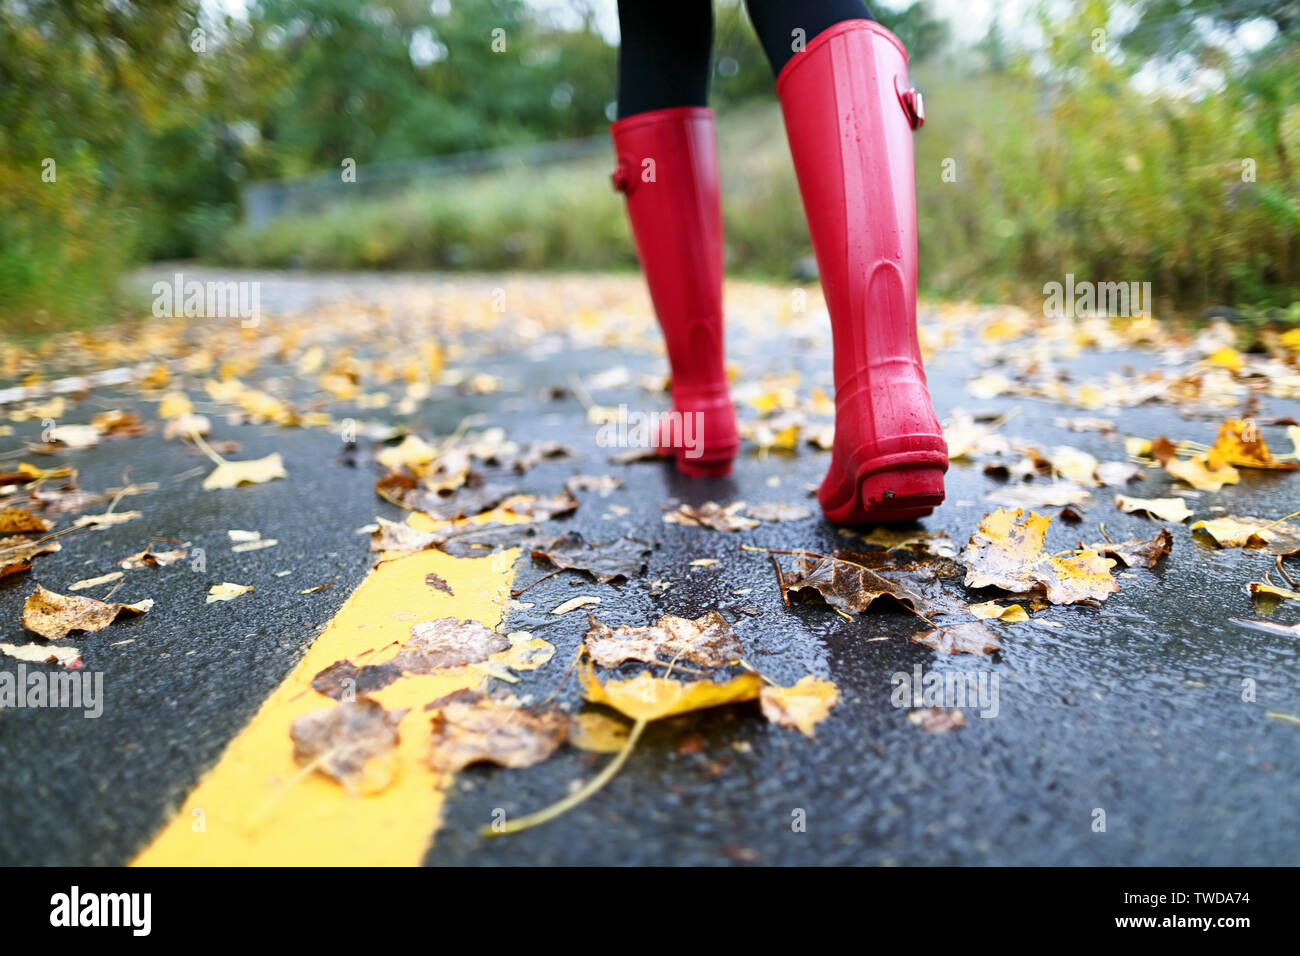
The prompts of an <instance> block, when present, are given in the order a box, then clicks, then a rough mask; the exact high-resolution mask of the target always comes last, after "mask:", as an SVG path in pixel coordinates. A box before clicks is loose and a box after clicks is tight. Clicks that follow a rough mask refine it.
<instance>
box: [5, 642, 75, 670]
mask: <svg viewBox="0 0 1300 956" xmlns="http://www.w3.org/2000/svg"><path fill="white" fill-rule="evenodd" d="M0 654H4V655H6V656H8V657H12V658H13V659H14V660H17V661H27V662H29V663H32V664H58V665H59V666H60V667H65V668H68V669H71V670H76V669H78V668H80V667H81V666H82V664H81V651H79V650H77V648H75V647H65V646H63V645H60V644H4V643H0Z"/></svg>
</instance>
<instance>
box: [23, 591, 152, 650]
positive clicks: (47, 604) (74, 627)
mask: <svg viewBox="0 0 1300 956" xmlns="http://www.w3.org/2000/svg"><path fill="white" fill-rule="evenodd" d="M151 607H153V601H148V600H146V601H139V602H137V603H135V604H117V603H108V602H106V601H96V600H95V599H94V598H88V597H80V596H77V595H72V594H58V593H56V592H54V591H47V590H46V589H45V588H43V587H41V586H40V585H39V584H38V585H36V590H34V591H33V592H32V593H31V594H30V595H28V597H27V600H26V601H25V602H24V603H23V613H22V623H23V627H25V628H27V629H28V630H29V631H35V632H36V633H37V634H39V635H40V636H41V637H43V638H45V639H46V640H47V641H55V640H58V639H59V638H61V637H66V636H67V635H68V634H70V633H72V632H73V631H102V630H103V629H104V628H106V627H108V625H110V624H112V623H113V622H114V621H115V620H117V617H118V615H119V614H122V613H124V612H126V613H131V614H144V613H145V612H146V611H148V610H149V609H150V608H151Z"/></svg>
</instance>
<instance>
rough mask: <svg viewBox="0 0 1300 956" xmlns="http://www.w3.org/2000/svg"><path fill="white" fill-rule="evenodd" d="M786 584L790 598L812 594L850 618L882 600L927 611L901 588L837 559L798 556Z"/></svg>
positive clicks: (886, 579)
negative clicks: (814, 593) (850, 615)
mask: <svg viewBox="0 0 1300 956" xmlns="http://www.w3.org/2000/svg"><path fill="white" fill-rule="evenodd" d="M784 580H785V590H786V593H787V594H798V593H799V592H801V591H804V590H813V591H816V592H817V593H818V594H819V595H820V596H821V598H822V600H824V601H825V602H826V603H827V604H829V605H831V606H832V607H837V608H839V609H840V610H843V611H847V612H848V613H850V614H860V613H862V612H863V611H865V610H867V608H869V607H871V605H872V604H874V603H875V602H876V601H878V600H880V599H881V598H884V599H886V603H894V604H902V605H904V606H906V607H909V608H911V609H912V610H914V611H921V610H923V609H924V602H923V601H922V600H921V598H920V597H919V596H918V595H916V594H913V593H912V592H911V591H909V590H908V589H907V588H905V587H903V586H902V585H901V584H897V583H895V582H893V581H891V580H889V579H888V578H885V577H882V576H881V575H879V574H877V573H876V572H875V571H872V570H870V569H869V568H865V567H863V566H861V565H859V564H855V563H853V562H852V561H851V560H847V559H844V558H841V557H838V556H827V555H819V556H817V557H812V556H810V555H802V554H801V555H796V556H795V558H794V567H793V569H792V570H790V571H788V572H786V573H785V574H784Z"/></svg>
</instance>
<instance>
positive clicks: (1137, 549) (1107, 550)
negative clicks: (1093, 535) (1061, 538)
mask: <svg viewBox="0 0 1300 956" xmlns="http://www.w3.org/2000/svg"><path fill="white" fill-rule="evenodd" d="M1173 545H1174V536H1173V535H1172V534H1170V533H1169V530H1168V529H1167V528H1161V529H1160V533H1159V534H1158V535H1156V536H1155V537H1154V538H1152V539H1151V540H1150V541H1143V540H1142V539H1141V538H1130V539H1129V540H1128V541H1098V542H1096V543H1095V544H1084V543H1083V542H1082V541H1080V542H1079V548H1080V550H1087V551H1096V552H1097V553H1098V554H1103V555H1107V556H1109V557H1113V558H1118V559H1119V560H1120V561H1122V562H1123V563H1124V566H1125V567H1126V568H1154V567H1155V566H1156V565H1157V564H1158V563H1159V562H1160V559H1161V558H1163V557H1164V556H1165V555H1167V554H1168V553H1169V549H1170V548H1172V547H1173Z"/></svg>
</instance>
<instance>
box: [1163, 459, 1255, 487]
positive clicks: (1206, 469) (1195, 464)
mask: <svg viewBox="0 0 1300 956" xmlns="http://www.w3.org/2000/svg"><path fill="white" fill-rule="evenodd" d="M1165 471H1167V472H1169V474H1171V475H1173V476H1174V477H1175V478H1177V479H1178V480H1179V481H1182V482H1185V483H1186V484H1189V485H1191V486H1192V487H1193V488H1196V489H1197V490H1199V491H1221V490H1222V489H1223V486H1224V485H1235V484H1236V483H1237V482H1238V481H1240V480H1241V474H1240V472H1238V471H1237V469H1236V468H1233V467H1232V466H1231V465H1229V464H1226V463H1222V462H1212V461H1211V460H1210V459H1209V457H1208V456H1207V455H1194V456H1193V457H1191V458H1170V459H1169V460H1168V461H1167V462H1165Z"/></svg>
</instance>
